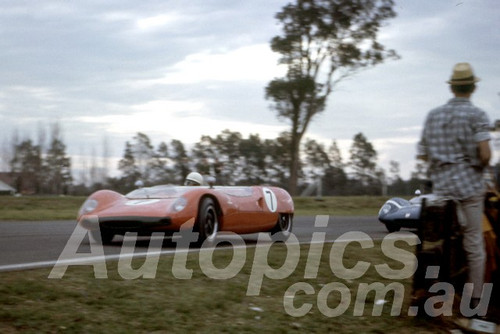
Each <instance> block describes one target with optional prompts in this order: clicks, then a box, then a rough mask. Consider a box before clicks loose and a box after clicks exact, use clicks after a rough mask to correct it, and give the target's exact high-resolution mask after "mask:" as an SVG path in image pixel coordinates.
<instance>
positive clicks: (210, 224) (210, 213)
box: [195, 198, 219, 246]
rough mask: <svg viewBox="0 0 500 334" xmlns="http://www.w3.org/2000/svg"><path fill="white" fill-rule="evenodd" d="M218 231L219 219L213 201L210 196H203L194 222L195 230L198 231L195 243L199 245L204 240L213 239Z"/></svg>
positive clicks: (210, 240)
mask: <svg viewBox="0 0 500 334" xmlns="http://www.w3.org/2000/svg"><path fill="white" fill-rule="evenodd" d="M218 231H219V219H218V217H217V209H216V207H215V203H214V201H213V200H212V199H211V198H205V199H203V201H202V202H201V205H200V209H199V211H198V218H197V219H196V224H195V232H198V241H197V242H196V244H197V245H198V246H201V245H202V244H203V243H204V242H205V241H206V240H207V241H209V242H212V241H214V240H215V238H216V237H217V232H218Z"/></svg>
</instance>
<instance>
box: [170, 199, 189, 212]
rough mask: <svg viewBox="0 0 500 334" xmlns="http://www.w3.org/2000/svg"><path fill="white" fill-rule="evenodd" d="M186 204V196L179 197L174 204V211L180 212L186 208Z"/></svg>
mask: <svg viewBox="0 0 500 334" xmlns="http://www.w3.org/2000/svg"><path fill="white" fill-rule="evenodd" d="M186 205H187V200H186V199H185V198H184V197H179V198H178V199H176V200H175V202H174V203H173V204H172V211H173V212H180V211H182V210H184V208H185V207H186Z"/></svg>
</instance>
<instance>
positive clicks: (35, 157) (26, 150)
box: [10, 139, 42, 193]
mask: <svg viewBox="0 0 500 334" xmlns="http://www.w3.org/2000/svg"><path fill="white" fill-rule="evenodd" d="M10 170H11V172H13V173H16V175H17V177H16V189H17V191H18V192H22V191H23V188H26V187H27V188H32V190H33V191H34V192H36V193H38V192H40V190H41V175H42V152H41V150H40V146H38V145H34V144H33V142H32V141H31V139H27V140H24V141H22V142H21V143H19V144H16V145H15V146H14V152H13V157H12V159H11V161H10Z"/></svg>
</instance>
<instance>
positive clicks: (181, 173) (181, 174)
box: [169, 139, 190, 184]
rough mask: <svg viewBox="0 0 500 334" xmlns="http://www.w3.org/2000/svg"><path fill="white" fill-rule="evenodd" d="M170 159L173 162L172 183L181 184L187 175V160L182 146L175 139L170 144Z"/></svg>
mask: <svg viewBox="0 0 500 334" xmlns="http://www.w3.org/2000/svg"><path fill="white" fill-rule="evenodd" d="M170 147H171V150H170V155H169V157H170V159H171V160H172V162H173V165H174V166H173V167H174V168H173V180H172V181H173V182H175V183H177V184H182V182H184V179H185V178H186V176H187V175H188V174H189V172H190V170H189V159H188V154H187V151H186V148H185V147H184V144H183V143H182V142H181V141H180V140H177V139H173V140H172V141H171V142H170Z"/></svg>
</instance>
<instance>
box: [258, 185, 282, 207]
mask: <svg viewBox="0 0 500 334" xmlns="http://www.w3.org/2000/svg"><path fill="white" fill-rule="evenodd" d="M262 192H263V193H264V199H265V200H266V205H267V208H268V209H269V211H271V212H276V210H277V209H278V201H277V199H276V195H275V194H274V192H273V191H272V190H271V189H269V188H262Z"/></svg>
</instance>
